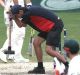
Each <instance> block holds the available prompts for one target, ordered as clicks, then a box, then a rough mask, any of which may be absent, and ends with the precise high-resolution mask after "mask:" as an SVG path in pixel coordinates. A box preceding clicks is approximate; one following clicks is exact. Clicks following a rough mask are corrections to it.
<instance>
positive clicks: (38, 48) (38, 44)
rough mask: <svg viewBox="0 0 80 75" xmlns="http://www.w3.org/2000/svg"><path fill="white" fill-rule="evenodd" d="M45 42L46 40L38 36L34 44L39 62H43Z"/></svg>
mask: <svg viewBox="0 0 80 75" xmlns="http://www.w3.org/2000/svg"><path fill="white" fill-rule="evenodd" d="M43 42H44V39H43V38H41V37H39V36H37V37H36V38H35V39H34V42H33V45H34V49H35V53H36V57H37V60H38V62H42V61H43V60H42V59H43V58H42V56H43V54H42V49H41V44H42V43H43Z"/></svg>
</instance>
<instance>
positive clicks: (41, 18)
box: [22, 6, 59, 32]
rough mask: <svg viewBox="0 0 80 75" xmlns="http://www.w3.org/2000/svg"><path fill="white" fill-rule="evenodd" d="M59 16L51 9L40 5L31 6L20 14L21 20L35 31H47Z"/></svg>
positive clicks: (52, 26) (53, 25)
mask: <svg viewBox="0 0 80 75" xmlns="http://www.w3.org/2000/svg"><path fill="white" fill-rule="evenodd" d="M58 20H59V18H58V17H57V16H56V15H55V14H54V13H52V12H51V11H49V10H47V9H44V8H42V7H40V6H31V7H30V8H28V10H26V12H25V13H24V15H23V16H22V22H24V23H25V24H29V25H30V26H31V27H32V28H34V29H35V30H37V31H43V32H49V31H50V30H51V29H52V28H54V27H55V25H56V23H57V22H58Z"/></svg>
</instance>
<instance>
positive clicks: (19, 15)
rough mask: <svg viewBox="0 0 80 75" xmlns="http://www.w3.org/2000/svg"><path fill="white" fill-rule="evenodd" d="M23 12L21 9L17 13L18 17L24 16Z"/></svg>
mask: <svg viewBox="0 0 80 75" xmlns="http://www.w3.org/2000/svg"><path fill="white" fill-rule="evenodd" d="M23 14H24V13H23V11H22V10H20V11H19V13H18V14H16V16H17V18H21V17H22V16H23Z"/></svg>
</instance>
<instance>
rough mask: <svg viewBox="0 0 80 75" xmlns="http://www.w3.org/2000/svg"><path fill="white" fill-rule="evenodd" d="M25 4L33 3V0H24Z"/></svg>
mask: <svg viewBox="0 0 80 75" xmlns="http://www.w3.org/2000/svg"><path fill="white" fill-rule="evenodd" d="M24 4H25V5H32V2H31V0H24Z"/></svg>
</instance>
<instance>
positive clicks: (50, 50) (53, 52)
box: [46, 45, 66, 63]
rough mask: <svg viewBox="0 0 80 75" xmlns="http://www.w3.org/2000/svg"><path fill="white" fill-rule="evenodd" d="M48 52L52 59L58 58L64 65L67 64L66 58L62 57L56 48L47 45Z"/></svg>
mask: <svg viewBox="0 0 80 75" xmlns="http://www.w3.org/2000/svg"><path fill="white" fill-rule="evenodd" d="M46 52H47V54H49V55H50V56H52V57H57V58H58V59H59V60H61V61H62V62H63V63H65V62H66V59H65V58H64V56H63V55H61V54H60V53H59V52H58V51H56V50H55V48H54V47H52V46H48V45H46Z"/></svg>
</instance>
